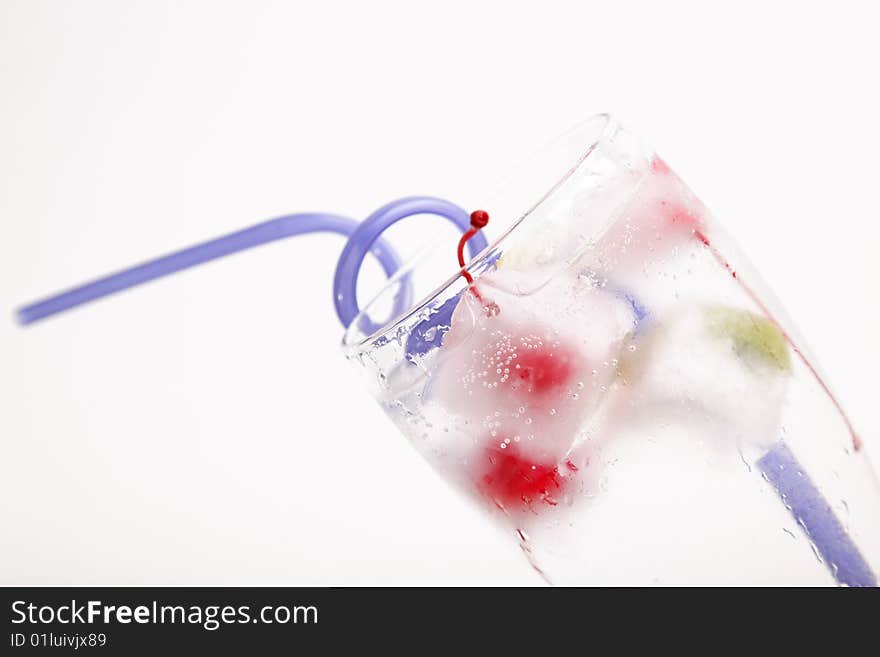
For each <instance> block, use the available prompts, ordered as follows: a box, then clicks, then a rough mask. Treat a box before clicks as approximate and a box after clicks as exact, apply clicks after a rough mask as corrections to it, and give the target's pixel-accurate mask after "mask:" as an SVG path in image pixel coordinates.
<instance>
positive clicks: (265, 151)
mask: <svg viewBox="0 0 880 657" xmlns="http://www.w3.org/2000/svg"><path fill="white" fill-rule="evenodd" d="M872 5H873V7H872ZM876 7H877V3H874V2H870V1H869V0H866V1H865V2H844V1H837V2H833V3H831V2H767V1H763V2H755V3H750V2H738V3H726V6H722V4H721V3H708V2H690V3H682V2H664V3H654V2H644V3H637V2H619V1H615V2H607V1H605V2H570V3H559V2H540V3H537V2H534V3H522V4H520V3H512V2H491V3H490V2H450V1H445V2H437V3H432V4H428V3H415V2H368V3H354V2H352V3H336V2H322V3H317V2H315V3H295V2H281V3H269V2H247V3H245V2H241V3H221V2H204V3H197V2H169V3H161V2H142V3H141V2H118V1H107V2H44V1H35V0H26V1H22V2H11V1H10V0H0V230H2V233H0V310H2V312H3V313H4V314H5V316H6V317H7V319H5V320H3V321H2V322H0V583H4V584H12V583H18V584H38V583H96V584H97V583H113V584H124V583H153V584H162V583H174V584H184V583H189V584H196V583H204V584H221V583H234V584H533V583H540V579H539V578H538V577H537V576H536V575H534V574H533V573H532V571H531V570H530V568H529V567H528V565H527V564H526V562H525V560H524V559H522V557H521V556H520V554H519V550H518V548H517V547H516V546H515V544H514V542H513V541H512V540H509V539H508V537H506V536H503V535H502V534H501V533H500V532H499V531H497V530H495V529H494V528H493V527H491V526H489V525H488V524H487V522H486V520H485V519H484V517H483V515H482V514H481V513H480V512H478V511H476V510H474V509H472V508H471V507H470V506H469V505H468V504H467V503H466V502H465V501H463V500H462V499H460V498H459V497H458V496H457V495H456V494H454V493H453V492H451V491H450V490H449V489H447V488H446V487H445V485H444V484H443V483H442V482H441V481H440V480H439V479H438V478H437V477H436V476H435V475H434V474H433V473H432V472H431V471H430V469H429V468H428V467H427V465H425V464H423V463H422V462H421V461H420V460H419V458H418V457H417V456H416V455H415V452H413V451H412V450H411V448H410V447H409V446H408V445H407V444H406V442H405V440H404V439H403V437H402V436H401V435H399V433H398V432H397V431H396V429H395V428H394V427H393V426H392V425H391V423H390V421H388V420H387V419H386V418H385V417H384V415H383V414H382V412H381V411H380V409H379V407H378V406H377V405H376V404H375V403H374V401H373V400H372V398H370V396H369V395H368V394H367V393H366V392H365V391H364V390H363V389H362V388H361V384H360V381H359V380H358V378H357V377H356V376H354V374H353V372H352V371H351V370H350V366H349V365H348V364H347V363H346V362H345V361H344V359H343V358H342V356H341V355H340V352H339V349H338V343H339V339H340V337H341V327H340V326H339V324H338V322H337V320H336V318H335V315H334V314H333V310H332V304H331V298H330V281H331V276H332V271H333V267H334V263H335V259H336V257H337V255H338V253H339V250H340V248H341V246H342V242H341V240H340V239H339V238H336V237H333V236H313V237H307V238H300V239H298V240H292V241H289V242H286V243H281V244H274V245H271V246H267V247H263V248H261V249H260V250H258V251H255V252H251V253H248V254H245V255H240V256H237V257H234V258H231V259H229V260H225V261H220V262H217V263H212V264H210V265H207V266H204V267H202V268H200V269H197V270H193V271H191V272H187V273H185V274H181V275H178V276H175V277H174V278H172V279H168V280H166V281H161V282H157V283H153V284H150V285H148V286H145V287H143V288H140V289H138V290H135V291H132V292H129V293H126V294H122V295H119V296H117V297H115V298H113V299H111V300H106V301H102V302H100V303H97V304H94V305H91V306H88V307H84V308H82V309H80V310H77V311H74V312H71V313H69V314H67V315H65V316H63V317H59V318H57V319H54V320H51V321H47V322H44V323H41V324H39V325H36V326H33V327H31V328H28V329H22V328H19V327H18V326H16V325H15V323H14V322H13V321H12V319H11V318H12V313H13V310H14V308H15V307H17V306H19V305H20V304H22V303H24V302H26V301H30V300H32V299H34V298H37V297H40V296H42V295H45V294H47V293H49V292H52V291H55V290H57V289H59V288H63V287H66V286H69V285H71V284H73V283H77V282H81V281H83V280H85V279H89V278H92V277H94V276H96V275H99V274H103V273H106V272H108V271H112V270H114V269H117V268H119V267H122V266H126V265H128V264H131V263H134V262H137V261H140V260H143V259H146V258H149V257H153V256H155V255H159V254H162V253H164V252H166V251H168V250H170V249H174V248H178V247H181V246H184V245H187V244H190V243H193V242H196V241H200V240H203V239H206V238H209V237H213V236H216V235H219V234H222V233H224V232H227V231H230V230H234V229H237V228H241V227H243V226H245V225H248V224H251V223H255V222H256V221H259V220H262V219H265V218H269V217H271V216H275V215H278V214H282V213H286V212H292V211H298V210H327V211H334V212H339V213H344V214H348V215H350V216H355V217H363V216H365V215H366V214H368V213H369V212H370V211H371V210H372V209H374V208H376V207H377V206H379V205H380V204H382V203H385V202H387V201H389V200H391V199H393V198H396V197H398V196H403V195H410V194H417V193H429V194H435V195H439V196H445V197H449V198H451V199H453V200H454V199H457V198H463V197H464V195H465V194H468V195H470V194H472V192H473V190H474V189H479V188H480V185H482V184H484V183H491V182H492V181H493V180H495V179H496V178H497V177H498V176H499V175H501V174H503V172H504V170H505V168H506V167H508V166H509V165H510V163H511V162H513V161H514V160H516V159H517V158H520V157H522V156H523V155H524V154H527V153H529V152H530V151H532V150H534V149H535V148H536V147H538V146H540V145H541V143H542V142H544V141H546V140H547V139H549V138H551V137H553V136H554V135H556V134H557V133H559V132H561V131H563V130H564V129H566V128H567V127H569V126H570V125H571V124H573V123H575V122H577V121H579V120H581V119H582V118H584V117H586V116H588V115H590V114H593V113H595V112H599V111H611V112H613V113H615V114H616V115H617V116H618V117H619V118H620V119H621V120H622V121H623V122H624V124H626V125H628V126H629V127H630V128H631V129H633V130H634V131H636V132H638V133H640V134H642V135H644V136H646V137H647V138H648V139H649V141H651V142H652V143H653V145H654V146H656V148H657V150H658V151H659V152H660V153H661V154H662V155H663V156H664V158H665V159H666V160H667V161H668V162H669V163H670V164H671V165H672V166H673V167H674V168H675V169H677V170H678V172H679V173H680V174H681V175H682V176H683V177H684V179H685V180H687V181H688V183H689V184H690V185H691V187H692V188H693V189H694V190H695V191H696V192H697V193H698V194H699V195H700V196H701V197H702V198H703V199H704V200H705V201H706V202H707V203H708V205H709V206H710V207H711V208H712V209H713V211H714V213H715V214H716V215H717V216H718V217H720V218H721V220H722V221H724V222H725V223H726V224H727V227H728V228H729V229H730V231H731V232H733V233H734V234H735V235H736V236H737V237H738V239H739V241H740V243H741V244H742V245H743V246H744V247H745V250H746V251H747V252H748V253H749V255H750V256H751V258H752V260H753V261H754V262H755V264H756V265H757V266H758V268H759V269H760V270H761V271H762V272H763V273H764V275H765V278H766V279H767V280H768V281H769V282H770V284H771V286H772V287H773V288H774V289H775V290H776V292H777V293H778V295H779V296H780V297H781V298H782V300H783V302H784V304H785V305H786V307H787V308H788V310H789V312H790V315H791V316H792V317H793V318H794V320H795V322H796V323H797V324H798V326H799V328H800V329H801V332H802V333H803V334H805V335H806V336H807V338H808V340H809V342H810V345H811V347H812V349H813V351H814V352H815V353H817V354H818V355H819V359H820V362H821V364H822V366H823V368H824V370H825V371H826V373H827V374H828V376H829V378H830V380H831V381H832V382H833V384H834V386H835V388H836V390H837V391H838V393H839V394H840V397H841V398H842V400H843V401H844V404H845V406H846V408H847V409H848V410H849V412H850V414H851V416H852V418H853V420H854V421H855V423H856V425H857V427H859V428H860V430H861V433H862V435H863V438H864V440H865V442H866V444H867V447H868V449H869V450H870V449H872V448H873V450H874V452H875V453H876V452H878V451H880V440H878V433H880V411H878V403H877V384H876V381H877V379H876V372H877V371H878V368H880V340H878V335H880V313H878V310H877V301H878V288H880V286H878V281H880V265H878V248H880V240H878V238H880V227H878V226H880V221H878V220H880V198H878V194H877V189H878V185H880V160H878V157H877V154H878V152H880V128H878V116H880V93H878V84H880V46H878V44H880V11H878V9H877V8H876ZM469 198H470V197H469ZM437 221H439V220H437ZM453 241H454V240H453ZM450 244H452V241H451V242H450ZM451 248H452V247H451V246H450V249H451Z"/></svg>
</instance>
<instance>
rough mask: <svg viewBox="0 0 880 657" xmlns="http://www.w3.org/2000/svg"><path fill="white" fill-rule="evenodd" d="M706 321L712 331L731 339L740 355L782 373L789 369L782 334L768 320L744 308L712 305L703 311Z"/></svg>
mask: <svg viewBox="0 0 880 657" xmlns="http://www.w3.org/2000/svg"><path fill="white" fill-rule="evenodd" d="M706 321H707V324H708V328H709V330H710V331H711V332H712V334H714V335H716V336H718V337H720V338H729V339H730V340H731V342H732V343H733V350H734V351H735V352H736V354H737V355H738V356H739V357H740V358H742V359H744V360H746V361H749V362H761V363H764V364H767V365H771V366H772V367H775V368H776V369H779V370H783V371H786V372H787V371H789V370H790V369H791V356H790V354H789V351H788V344H787V342H786V339H785V335H784V334H783V333H782V330H781V329H780V328H779V326H777V325H776V323H775V322H773V321H772V320H770V319H768V318H766V317H762V316H761V315H756V314H754V313H751V312H748V311H746V310H740V309H738V308H729V307H724V306H716V307H714V308H709V309H708V310H707V311H706Z"/></svg>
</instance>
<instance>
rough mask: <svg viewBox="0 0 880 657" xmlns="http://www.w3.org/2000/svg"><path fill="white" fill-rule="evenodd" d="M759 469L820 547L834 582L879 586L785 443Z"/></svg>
mask: <svg viewBox="0 0 880 657" xmlns="http://www.w3.org/2000/svg"><path fill="white" fill-rule="evenodd" d="M758 468H759V469H760V470H761V472H762V473H763V474H764V476H765V477H766V478H767V481H769V482H770V483H771V484H772V485H773V487H774V488H775V489H776V492H777V493H778V494H779V497H780V499H781V500H782V502H783V504H785V506H786V507H787V508H788V510H789V512H790V513H791V515H792V517H793V518H794V519H795V520H796V521H797V523H798V524H799V525H800V526H801V527H802V528H803V530H804V532H805V533H806V535H807V537H808V538H809V539H810V540H811V541H812V542H813V545H815V546H816V551H817V552H818V553H819V555H820V556H821V557H822V560H823V561H824V562H825V565H826V566H828V569H829V570H830V571H831V574H832V575H834V579H836V580H837V581H838V582H840V583H841V584H845V585H846V586H877V579H876V577H875V576H874V573H873V572H872V571H871V567H870V566H869V565H868V564H867V562H866V561H865V559H864V557H862V555H861V553H860V552H859V549H858V548H857V547H856V545H855V543H853V541H852V539H851V538H850V537H849V534H847V532H846V529H844V527H843V525H841V524H840V521H839V520H838V519H837V516H836V515H834V511H833V510H832V508H831V506H830V505H829V504H828V502H827V501H826V500H825V498H824V497H822V494H821V493H820V492H819V489H818V488H816V485H815V484H814V483H813V482H812V481H811V480H810V477H809V476H808V475H807V473H806V472H804V469H803V468H802V467H801V464H800V463H798V461H797V459H796V458H795V456H794V454H792V453H791V450H790V449H789V448H788V446H787V445H786V444H785V443H783V442H779V443H776V445H774V446H773V447H772V448H771V449H770V450H769V451H768V452H767V453H766V454H764V456H762V457H761V458H760V459H758Z"/></svg>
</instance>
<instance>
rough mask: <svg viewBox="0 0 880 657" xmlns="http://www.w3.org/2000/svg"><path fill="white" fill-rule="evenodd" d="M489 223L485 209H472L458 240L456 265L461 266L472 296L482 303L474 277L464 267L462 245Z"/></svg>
mask: <svg viewBox="0 0 880 657" xmlns="http://www.w3.org/2000/svg"><path fill="white" fill-rule="evenodd" d="M488 223H489V213H488V212H486V211H485V210H474V211H473V212H471V227H470V228H469V229H468V231H467V232H466V233H465V234H464V235H462V236H461V239H460V240H459V241H458V266H459V267H461V275H462V276H464V278H465V280H466V281H467V282H468V285H470V290H471V293H472V294H473V295H474V297H475V298H476V299H477V300H478V301H479V302H480V303H483V297H482V295H480V293H479V291H478V290H477V287H476V286H475V285H474V277H473V276H471V273H470V272H469V271H468V270H467V269H465V268H464V265H465V262H464V245H465V244H467V241H468V240H469V239H470V238H472V237H473V236H474V235H476V234H477V233H478V232H479V230H480V229H481V228H484V227H485V226H486V224H488Z"/></svg>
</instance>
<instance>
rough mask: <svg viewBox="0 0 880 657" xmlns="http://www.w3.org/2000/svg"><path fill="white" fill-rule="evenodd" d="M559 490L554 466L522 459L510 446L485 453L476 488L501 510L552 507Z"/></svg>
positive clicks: (557, 474) (560, 479)
mask: <svg viewBox="0 0 880 657" xmlns="http://www.w3.org/2000/svg"><path fill="white" fill-rule="evenodd" d="M501 444H504V443H501ZM562 486H563V480H562V477H561V476H560V474H559V471H558V470H557V469H556V467H555V466H551V465H544V464H540V463H533V462H532V461H530V460H528V459H526V458H523V457H522V456H521V455H520V454H518V453H517V450H516V446H514V445H510V446H508V447H506V448H504V449H502V448H501V447H494V446H493V447H490V448H488V449H487V450H486V452H485V470H484V472H483V474H482V475H481V477H480V480H479V484H478V487H479V489H480V491H481V492H482V493H483V494H484V495H486V496H487V497H488V498H489V499H490V500H492V502H494V503H495V504H496V505H497V506H498V507H500V508H502V509H505V510H509V511H513V510H517V509H529V508H532V509H533V508H534V506H535V505H536V504H548V505H550V506H555V505H556V496H558V494H559V492H560V491H561V489H562Z"/></svg>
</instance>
